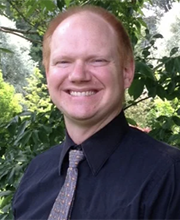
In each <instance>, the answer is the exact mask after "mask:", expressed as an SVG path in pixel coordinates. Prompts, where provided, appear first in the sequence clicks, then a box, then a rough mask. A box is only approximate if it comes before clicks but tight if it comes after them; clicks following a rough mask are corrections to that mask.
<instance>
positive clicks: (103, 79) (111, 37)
mask: <svg viewBox="0 0 180 220" xmlns="http://www.w3.org/2000/svg"><path fill="white" fill-rule="evenodd" d="M43 63H44V66H45V70H46V76H47V83H48V89H49V93H50V96H51V98H52V100H53V102H54V104H55V105H56V106H57V107H58V108H59V110H60V111H61V112H62V113H63V114H64V120H65V125H66V139H65V141H64V142H63V143H62V144H60V145H57V146H55V147H53V148H51V149H49V150H48V151H46V152H45V153H43V154H41V155H39V156H38V157H36V158H35V159H34V160H33V161H32V162H31V163H30V165H29V167H28V169H27V171H26V173H25V175H24V177H23V179H22V181H21V184H20V186H19V189H18V191H17V193H16V195H15V197H14V201H13V209H14V216H15V219H18V220H20V219H21V220H22V219H23V220H24V219H26V220H27V219H61V217H59V216H60V215H59V216H58V215H57V217H54V218H51V216H53V214H52V213H53V210H54V209H55V208H54V207H56V205H53V204H56V202H55V201H56V198H57V197H58V194H59V191H60V190H61V192H60V194H62V189H63V190H64V188H63V187H64V186H66V185H67V186H69V183H68V184H67V183H66V181H65V178H66V174H67V168H68V166H69V162H68V153H69V152H71V150H72V149H74V148H76V149H81V150H82V151H81V152H83V155H84V160H82V161H81V162H80V163H79V165H78V180H77V185H76V188H75V192H73V193H74V195H73V201H71V202H69V203H68V204H69V206H70V208H69V209H68V211H67V213H68V218H71V219H180V151H179V150H177V149H175V148H172V147H170V146H167V145H165V144H163V143H160V142H158V141H156V140H154V139H152V138H151V137H149V136H148V135H146V134H145V133H143V132H141V131H139V130H137V129H135V128H131V127H129V126H128V124H127V122H126V119H125V117H124V114H123V111H122V102H123V98H124V90H125V89H126V88H128V87H129V86H130V84H131V82H132V79H133V75H134V60H133V53H132V49H131V44H130V41H129V38H128V36H127V34H126V32H125V30H124V28H123V27H122V25H121V23H120V22H119V21H118V20H117V19H116V18H115V17H114V16H113V15H111V14H110V13H109V12H107V11H105V10H104V9H101V8H98V7H93V6H85V7H75V8H71V9H69V10H67V11H66V12H64V13H62V14H60V15H59V16H58V17H57V18H55V19H54V20H53V21H52V22H51V23H50V26H49V28H48V30H47V32H46V34H45V36H44V42H43ZM64 181H65V184H64ZM72 181H73V178H72ZM63 184H64V186H63ZM70 184H71V183H70ZM67 196H69V194H67ZM57 200H58V199H57ZM62 203H64V200H63V201H62ZM66 208H67V207H66V206H64V208H63V209H62V208H61V209H62V210H61V212H64V211H65V209H66ZM57 209H58V208H57ZM55 211H57V210H55Z"/></svg>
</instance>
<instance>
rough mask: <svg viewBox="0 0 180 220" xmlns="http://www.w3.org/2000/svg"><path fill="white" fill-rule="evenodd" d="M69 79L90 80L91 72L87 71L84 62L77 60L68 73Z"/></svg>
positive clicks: (75, 80)
mask: <svg viewBox="0 0 180 220" xmlns="http://www.w3.org/2000/svg"><path fill="white" fill-rule="evenodd" d="M69 80H70V81H71V82H75V83H80V82H87V81H90V80H91V74H90V72H89V71H88V69H87V66H86V63H85V62H83V61H81V60H78V61H76V62H75V63H74V65H73V68H72V71H71V72H70V73H69Z"/></svg>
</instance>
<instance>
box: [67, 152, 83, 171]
mask: <svg viewBox="0 0 180 220" xmlns="http://www.w3.org/2000/svg"><path fill="white" fill-rule="evenodd" d="M83 159H84V154H83V152H82V151H81V150H71V151H70V152H69V167H71V168H73V167H77V166H78V164H79V162H80V161H81V160H83Z"/></svg>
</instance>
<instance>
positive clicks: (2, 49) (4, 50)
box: [0, 47, 14, 53]
mask: <svg viewBox="0 0 180 220" xmlns="http://www.w3.org/2000/svg"><path fill="white" fill-rule="evenodd" d="M0 51H2V52H4V53H14V52H13V51H11V50H9V49H6V48H2V47H0Z"/></svg>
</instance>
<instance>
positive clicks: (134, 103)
mask: <svg viewBox="0 0 180 220" xmlns="http://www.w3.org/2000/svg"><path fill="white" fill-rule="evenodd" d="M149 98H151V97H150V96H147V97H145V98H142V99H139V100H138V101H136V102H133V103H132V104H130V105H128V106H126V107H124V108H123V109H124V110H126V109H128V108H130V107H131V106H134V105H137V104H138V103H139V102H142V101H144V100H147V99H149Z"/></svg>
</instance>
